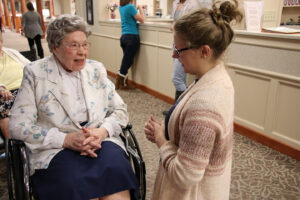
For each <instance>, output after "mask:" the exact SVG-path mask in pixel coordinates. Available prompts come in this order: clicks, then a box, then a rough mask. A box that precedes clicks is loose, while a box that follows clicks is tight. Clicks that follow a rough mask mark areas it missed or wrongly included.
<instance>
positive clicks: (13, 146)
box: [5, 123, 146, 200]
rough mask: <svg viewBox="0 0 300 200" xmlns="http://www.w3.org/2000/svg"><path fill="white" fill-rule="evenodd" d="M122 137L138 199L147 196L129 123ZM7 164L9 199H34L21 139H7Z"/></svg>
mask: <svg viewBox="0 0 300 200" xmlns="http://www.w3.org/2000/svg"><path fill="white" fill-rule="evenodd" d="M121 138H122V140H123V141H124V144H125V147H126V150H127V153H128V155H129V157H130V162H131V164H132V167H133V170H134V173H135V176H136V178H137V181H138V184H139V188H138V199H139V200H145V197H146V176H145V175H146V168H145V162H144V160H143V157H142V154H141V151H140V147H139V145H138V142H137V139H136V137H135V135H134V133H133V131H132V125H131V124H130V123H129V124H127V126H126V127H125V128H123V133H122V134H121ZM5 146H6V158H7V159H6V164H7V184H8V193H9V200H32V199H34V197H33V193H32V187H31V185H32V184H31V180H30V176H29V172H30V168H29V167H30V165H29V158H28V152H27V150H28V149H27V148H26V146H25V143H24V142H23V141H20V140H15V139H9V140H6V145H5Z"/></svg>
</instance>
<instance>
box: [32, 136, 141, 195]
mask: <svg viewBox="0 0 300 200" xmlns="http://www.w3.org/2000/svg"><path fill="white" fill-rule="evenodd" d="M96 153H97V154H98V157H97V158H91V157H86V156H80V154H79V152H76V151H72V150H69V149H64V150H62V151H60V152H59V153H58V154H56V155H55V156H54V158H53V159H52V160H51V162H50V164H49V166H48V168H47V169H39V170H36V171H35V173H34V174H33V175H32V177H31V180H32V186H33V193H34V196H35V197H36V199H40V200H48V199H49V200H53V199H55V200H89V199H92V198H98V197H103V196H107V195H110V194H114V193H117V192H120V191H123V190H130V195H131V199H133V200H137V194H138V183H137V179H136V177H135V175H134V172H133V169H132V167H131V164H130V161H129V159H128V156H127V155H126V153H125V152H124V150H123V149H122V148H121V147H119V146H118V145H116V144H115V143H113V142H109V141H105V142H102V148H101V149H99V150H97V151H96Z"/></svg>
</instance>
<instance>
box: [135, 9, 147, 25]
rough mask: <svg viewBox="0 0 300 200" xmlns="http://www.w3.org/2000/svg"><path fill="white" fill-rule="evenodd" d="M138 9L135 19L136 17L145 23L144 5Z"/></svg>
mask: <svg viewBox="0 0 300 200" xmlns="http://www.w3.org/2000/svg"><path fill="white" fill-rule="evenodd" d="M137 9H138V11H139V12H138V13H137V14H136V15H135V16H134V19H136V20H137V21H139V22H141V23H144V22H145V14H144V11H143V6H137Z"/></svg>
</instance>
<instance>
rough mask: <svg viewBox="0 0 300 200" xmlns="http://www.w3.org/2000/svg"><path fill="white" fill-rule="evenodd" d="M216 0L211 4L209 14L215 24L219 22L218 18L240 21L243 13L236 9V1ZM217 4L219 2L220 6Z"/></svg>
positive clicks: (227, 20)
mask: <svg viewBox="0 0 300 200" xmlns="http://www.w3.org/2000/svg"><path fill="white" fill-rule="evenodd" d="M232 1H233V2H231V1H225V2H221V1H217V2H215V3H214V5H213V6H212V10H211V16H212V19H213V20H214V22H215V23H216V24H219V23H220V21H219V20H220V19H221V18H222V19H223V21H225V22H227V23H230V22H231V21H232V20H236V21H238V22H240V21H241V20H242V18H243V14H242V13H241V12H240V11H239V10H238V1H237V0H232ZM217 4H220V7H219V8H217Z"/></svg>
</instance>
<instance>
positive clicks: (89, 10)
mask: <svg viewBox="0 0 300 200" xmlns="http://www.w3.org/2000/svg"><path fill="white" fill-rule="evenodd" d="M86 21H87V23H88V24H94V13H93V0H86Z"/></svg>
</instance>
